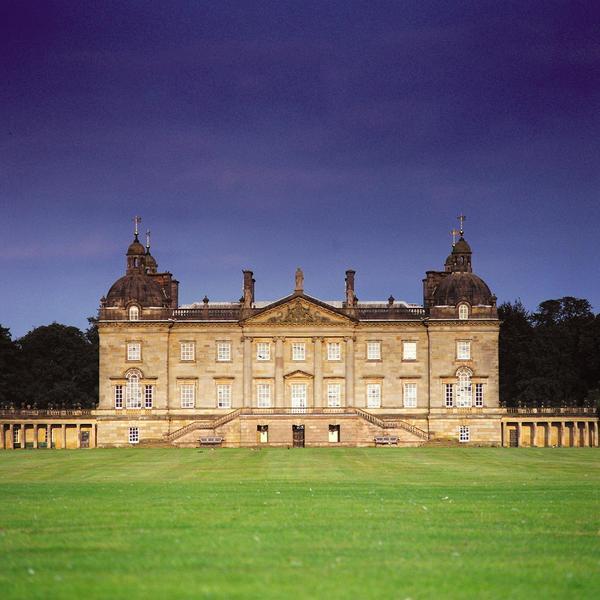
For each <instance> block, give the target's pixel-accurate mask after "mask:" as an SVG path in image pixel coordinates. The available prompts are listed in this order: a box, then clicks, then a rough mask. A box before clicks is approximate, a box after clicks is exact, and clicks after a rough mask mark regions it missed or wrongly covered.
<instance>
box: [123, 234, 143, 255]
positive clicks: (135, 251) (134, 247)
mask: <svg viewBox="0 0 600 600" xmlns="http://www.w3.org/2000/svg"><path fill="white" fill-rule="evenodd" d="M144 254H146V249H145V248H144V246H142V244H141V243H140V241H139V240H138V238H137V235H136V236H135V239H134V240H133V242H131V244H130V245H129V248H127V256H136V255H137V256H143V255H144Z"/></svg>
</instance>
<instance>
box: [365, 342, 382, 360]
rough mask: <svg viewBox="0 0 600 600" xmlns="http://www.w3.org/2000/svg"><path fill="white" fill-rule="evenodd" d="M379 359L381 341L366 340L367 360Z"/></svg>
mask: <svg viewBox="0 0 600 600" xmlns="http://www.w3.org/2000/svg"><path fill="white" fill-rule="evenodd" d="M380 359H381V343H380V342H367V360H380Z"/></svg>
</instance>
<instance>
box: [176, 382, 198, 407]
mask: <svg viewBox="0 0 600 600" xmlns="http://www.w3.org/2000/svg"><path fill="white" fill-rule="evenodd" d="M195 391H196V388H195V386H194V384H193V383H184V384H182V385H181V387H180V388H179V397H180V400H181V408H194V404H195V398H194V396H195Z"/></svg>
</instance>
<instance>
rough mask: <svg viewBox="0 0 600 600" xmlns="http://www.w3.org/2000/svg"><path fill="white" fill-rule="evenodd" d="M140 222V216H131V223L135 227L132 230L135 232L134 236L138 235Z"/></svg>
mask: <svg viewBox="0 0 600 600" xmlns="http://www.w3.org/2000/svg"><path fill="white" fill-rule="evenodd" d="M141 222H142V217H133V223H134V225H135V229H134V230H133V232H134V233H135V236H136V237H137V235H138V225H139V224H140V223H141Z"/></svg>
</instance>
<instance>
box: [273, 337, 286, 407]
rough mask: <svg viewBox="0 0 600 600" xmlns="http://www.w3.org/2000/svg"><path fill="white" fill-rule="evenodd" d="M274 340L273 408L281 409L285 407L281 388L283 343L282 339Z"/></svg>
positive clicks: (282, 388)
mask: <svg viewBox="0 0 600 600" xmlns="http://www.w3.org/2000/svg"><path fill="white" fill-rule="evenodd" d="M274 339H275V406H276V407H279V408H283V407H284V406H285V398H284V386H283V341H284V340H285V338H284V337H276V338H274Z"/></svg>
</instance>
